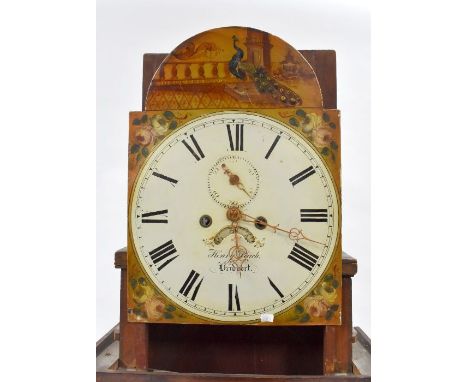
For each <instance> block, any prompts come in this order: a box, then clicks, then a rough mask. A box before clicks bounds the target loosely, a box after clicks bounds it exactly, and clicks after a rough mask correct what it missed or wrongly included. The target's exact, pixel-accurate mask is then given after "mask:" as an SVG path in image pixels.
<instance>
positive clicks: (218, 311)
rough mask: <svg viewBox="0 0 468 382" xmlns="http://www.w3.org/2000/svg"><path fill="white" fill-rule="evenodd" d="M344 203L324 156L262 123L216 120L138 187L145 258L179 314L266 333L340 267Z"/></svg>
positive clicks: (155, 164) (155, 157)
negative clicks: (263, 326)
mask: <svg viewBox="0 0 468 382" xmlns="http://www.w3.org/2000/svg"><path fill="white" fill-rule="evenodd" d="M338 208H339V205H338V198H337V193H336V190H335V186H334V183H333V181H332V178H331V176H330V174H329V171H328V169H327V167H326V165H325V163H324V162H323V161H322V159H321V156H320V154H318V153H317V151H316V150H315V149H314V148H313V147H312V146H311V145H310V144H309V143H308V141H307V140H306V139H304V138H303V137H302V136H301V135H300V134H299V133H298V132H296V131H294V130H293V129H292V128H290V127H288V126H286V125H284V124H282V123H281V122H279V121H276V120H274V119H272V118H269V117H268V118H267V117H265V116H261V115H258V114H253V113H243V112H223V113H214V114H209V115H207V116H205V117H203V118H199V119H196V120H193V121H191V122H189V123H187V124H186V125H184V126H182V127H181V128H179V129H178V130H177V131H175V132H174V133H173V134H171V135H170V136H168V137H167V138H166V139H165V140H164V141H163V142H162V143H161V144H160V145H158V146H157V147H156V148H155V149H154V150H153V151H152V152H151V153H150V155H149V157H148V159H147V161H146V163H145V165H144V166H143V168H142V170H141V171H140V173H139V175H138V178H137V180H136V183H135V188H134V192H133V194H132V200H131V205H130V230H131V235H132V237H133V242H134V245H135V248H134V249H135V251H136V254H137V257H138V259H139V261H140V263H141V264H142V266H143V268H144V270H145V271H146V273H147V275H148V277H149V278H150V279H151V280H152V282H153V283H154V284H155V286H156V287H157V288H158V289H159V290H160V291H161V292H162V293H163V294H164V295H165V296H166V297H167V298H169V299H170V300H172V301H173V303H175V304H177V305H178V306H180V307H181V308H183V309H185V310H187V311H190V312H191V313H193V314H196V315H199V316H201V317H204V318H207V319H210V320H214V321H224V322H226V321H227V322H229V321H232V322H234V321H243V322H249V321H255V320H258V319H259V317H260V314H262V313H272V314H276V313H279V312H281V311H283V310H284V309H286V308H288V307H290V306H291V305H292V304H294V303H295V302H297V301H298V300H299V299H301V298H302V297H304V296H305V295H306V294H307V292H309V291H310V289H311V288H312V287H314V286H315V285H316V284H317V282H318V280H319V279H320V276H321V275H322V274H323V272H325V270H326V269H327V266H328V264H329V262H330V259H331V257H332V255H333V250H334V248H335V245H336V242H337V236H338V232H339V230H338V224H339V222H338Z"/></svg>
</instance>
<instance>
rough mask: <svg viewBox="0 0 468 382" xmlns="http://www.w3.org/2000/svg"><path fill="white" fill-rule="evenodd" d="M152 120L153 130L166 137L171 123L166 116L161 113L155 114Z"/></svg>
mask: <svg viewBox="0 0 468 382" xmlns="http://www.w3.org/2000/svg"><path fill="white" fill-rule="evenodd" d="M150 121H151V126H152V128H153V132H154V134H155V135H156V136H157V137H164V136H165V135H166V134H167V132H168V130H169V124H168V123H167V120H166V119H165V118H163V117H162V116H160V115H155V116H154V117H151V118H150Z"/></svg>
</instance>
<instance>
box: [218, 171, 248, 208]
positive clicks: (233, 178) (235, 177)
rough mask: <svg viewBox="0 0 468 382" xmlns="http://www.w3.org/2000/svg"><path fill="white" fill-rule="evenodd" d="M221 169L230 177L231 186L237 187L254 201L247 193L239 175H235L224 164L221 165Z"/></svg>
mask: <svg viewBox="0 0 468 382" xmlns="http://www.w3.org/2000/svg"><path fill="white" fill-rule="evenodd" d="M221 168H222V169H223V170H224V173H225V174H226V175H227V176H229V184H231V185H233V186H236V187H237V188H238V189H239V190H241V191H243V192H245V193H246V194H247V196H248V197H249V198H251V199H252V196H250V194H249V193H248V192H247V190H246V189H245V187H244V185H243V184H242V182H241V181H240V178H239V175H236V174H234V173H233V172H232V171H231V170H229V168H228V167H227V166H226V164H224V163H223V164H222V165H221Z"/></svg>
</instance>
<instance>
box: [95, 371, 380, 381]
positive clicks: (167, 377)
mask: <svg viewBox="0 0 468 382" xmlns="http://www.w3.org/2000/svg"><path fill="white" fill-rule="evenodd" d="M253 380H255V381H261V382H298V381H300V382H370V380H371V378H370V377H369V376H366V375H334V376H331V375H330V376H324V375H311V376H305V375H295V376H281V375H275V376H268V375H257V374H186V373H171V372H164V371H151V372H128V371H124V370H112V371H108V372H97V373H96V381H97V382H209V381H215V382H217V381H222V382H239V381H240V382H244V381H253Z"/></svg>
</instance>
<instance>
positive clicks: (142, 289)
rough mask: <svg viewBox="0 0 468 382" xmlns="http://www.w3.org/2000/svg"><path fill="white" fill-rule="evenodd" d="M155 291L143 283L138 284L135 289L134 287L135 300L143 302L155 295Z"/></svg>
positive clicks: (138, 302)
mask: <svg viewBox="0 0 468 382" xmlns="http://www.w3.org/2000/svg"><path fill="white" fill-rule="evenodd" d="M153 294H154V292H153V290H152V288H150V287H148V286H143V285H140V284H138V285H136V286H135V289H133V301H135V302H136V303H137V304H143V303H145V302H146V300H148V299H149V298H151V297H152V296H153Z"/></svg>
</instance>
